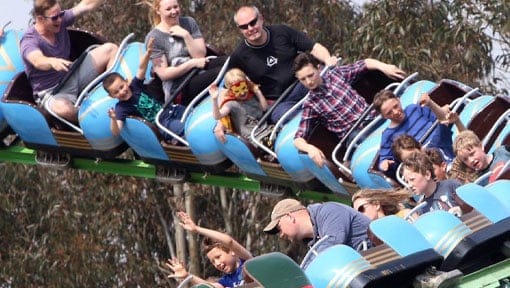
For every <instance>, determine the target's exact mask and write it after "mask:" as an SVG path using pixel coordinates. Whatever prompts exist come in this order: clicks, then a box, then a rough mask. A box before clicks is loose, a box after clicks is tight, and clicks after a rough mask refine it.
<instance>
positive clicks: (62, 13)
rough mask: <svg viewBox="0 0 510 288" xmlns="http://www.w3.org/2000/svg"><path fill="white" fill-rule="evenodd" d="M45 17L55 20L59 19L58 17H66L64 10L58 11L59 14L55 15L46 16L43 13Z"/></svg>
mask: <svg viewBox="0 0 510 288" xmlns="http://www.w3.org/2000/svg"><path fill="white" fill-rule="evenodd" d="M43 17H44V18H46V19H50V20H51V21H53V22H55V21H57V20H58V18H62V17H64V11H60V12H58V14H57V15H54V16H44V15H43Z"/></svg>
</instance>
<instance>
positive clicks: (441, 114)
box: [420, 93, 446, 121]
mask: <svg viewBox="0 0 510 288" xmlns="http://www.w3.org/2000/svg"><path fill="white" fill-rule="evenodd" d="M420 105H421V106H428V107H429V108H430V110H432V112H434V114H435V115H436V118H437V119H438V120H439V121H441V120H444V119H446V112H445V110H444V109H443V108H441V107H440V106H439V105H437V103H436V102H434V100H432V99H430V96H429V94H427V93H423V95H421V98H420Z"/></svg>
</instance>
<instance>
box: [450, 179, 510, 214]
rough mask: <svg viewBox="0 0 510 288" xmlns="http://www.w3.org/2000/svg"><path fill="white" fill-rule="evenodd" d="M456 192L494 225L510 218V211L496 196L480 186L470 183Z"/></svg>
mask: <svg viewBox="0 0 510 288" xmlns="http://www.w3.org/2000/svg"><path fill="white" fill-rule="evenodd" d="M456 191H457V195H458V196H459V197H460V198H461V199H462V200H463V201H464V202H466V203H467V204H469V205H470V206H471V207H473V208H474V209H476V210H478V212H480V213H481V214H482V215H484V216H485V217H487V218H488V219H489V220H490V221H491V222H492V223H497V222H498V221H500V220H503V219H505V218H507V217H509V216H510V210H508V208H507V207H506V206H505V205H503V204H502V203H501V202H500V200H499V199H498V198H496V196H494V195H493V194H492V193H490V192H489V191H487V189H485V188H484V187H482V186H480V185H478V184H474V183H468V184H465V185H462V186H460V187H458V188H457V189H456ZM507 191H508V190H507Z"/></svg>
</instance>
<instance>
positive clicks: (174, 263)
mask: <svg viewBox="0 0 510 288" xmlns="http://www.w3.org/2000/svg"><path fill="white" fill-rule="evenodd" d="M165 264H166V266H167V267H168V268H170V270H172V271H173V272H174V273H173V274H169V275H168V278H177V279H179V280H184V278H186V277H188V275H189V273H188V271H187V270H186V267H185V266H184V264H183V263H182V262H181V261H179V259H176V258H172V259H170V260H168V261H167V262H166V263H165Z"/></svg>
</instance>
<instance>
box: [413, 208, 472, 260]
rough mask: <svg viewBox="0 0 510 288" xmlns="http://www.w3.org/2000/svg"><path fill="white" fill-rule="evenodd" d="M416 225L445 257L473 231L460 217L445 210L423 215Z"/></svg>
mask: <svg viewBox="0 0 510 288" xmlns="http://www.w3.org/2000/svg"><path fill="white" fill-rule="evenodd" d="M414 226H415V227H416V229H418V231H419V232H420V233H421V234H422V235H423V236H424V237H425V239H426V240H427V241H428V242H429V243H430V244H431V245H432V246H433V247H434V250H436V251H437V252H438V253H439V254H441V255H442V256H443V257H444V258H446V257H448V255H450V253H451V252H452V251H453V250H454V249H455V247H456V246H457V245H458V244H459V243H460V241H462V240H463V239H464V238H465V237H466V236H467V235H469V234H471V232H472V231H471V229H469V228H468V227H467V226H466V224H464V223H463V222H462V221H461V220H460V219H459V218H457V217H455V216H454V215H453V214H450V213H448V212H446V211H443V210H436V211H432V212H429V213H425V214H424V215H421V216H420V217H419V218H418V219H417V220H416V221H415V222H414Z"/></svg>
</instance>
